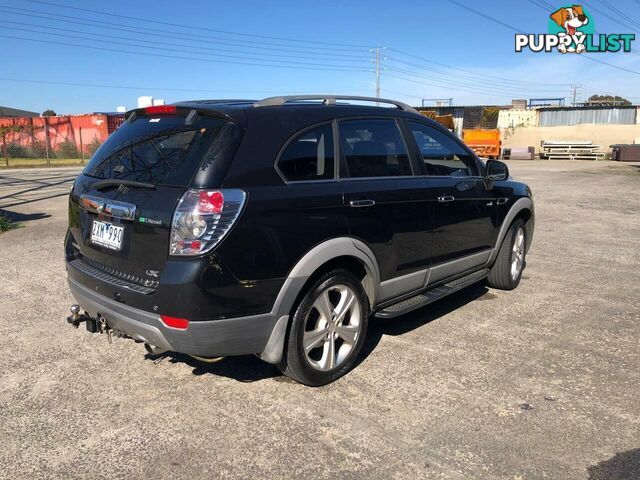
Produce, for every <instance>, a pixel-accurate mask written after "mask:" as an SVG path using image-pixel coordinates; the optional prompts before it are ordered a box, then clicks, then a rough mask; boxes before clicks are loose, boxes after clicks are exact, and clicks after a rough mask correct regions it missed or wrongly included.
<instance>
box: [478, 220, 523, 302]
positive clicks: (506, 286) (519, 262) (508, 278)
mask: <svg viewBox="0 0 640 480" xmlns="http://www.w3.org/2000/svg"><path fill="white" fill-rule="evenodd" d="M526 247H527V235H526V230H525V228H524V221H522V219H520V218H519V219H517V220H515V221H514V222H513V223H512V224H511V225H510V226H509V230H508V231H507V234H506V235H505V237H504V240H503V241H502V246H501V247H500V250H499V251H498V256H497V257H496V262H495V263H494V264H493V267H492V268H491V271H490V272H489V277H488V278H487V283H488V284H489V286H490V287H493V288H498V289H500V290H513V289H514V288H516V287H517V286H518V285H519V284H520V279H521V278H522V271H523V270H524V267H525V265H526V262H525V254H526V251H527V248H526Z"/></svg>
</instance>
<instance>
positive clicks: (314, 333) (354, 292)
mask: <svg viewBox="0 0 640 480" xmlns="http://www.w3.org/2000/svg"><path fill="white" fill-rule="evenodd" d="M369 313H370V308H369V299H368V297H367V294H366V293H365V291H364V289H363V288H362V284H361V283H360V281H359V280H358V279H357V278H356V277H355V275H353V274H352V273H351V272H350V271H348V270H345V269H335V270H331V271H330V272H327V273H325V274H323V275H321V276H320V277H319V278H318V279H317V280H316V281H314V282H313V283H312V284H311V285H309V286H308V288H307V289H306V290H305V291H304V293H303V294H302V297H301V299H300V301H299V302H298V303H297V305H296V306H295V307H294V311H293V312H292V316H291V321H290V323H289V327H288V330H287V336H286V338H285V351H284V352H283V355H282V360H281V361H280V363H279V364H278V368H280V370H281V371H282V372H283V373H284V374H285V375H287V376H288V377H290V378H292V379H293V380H295V381H297V382H300V383H302V384H304V385H308V386H313V387H317V386H321V385H326V384H328V383H331V382H333V381H335V380H337V379H338V378H340V377H342V376H343V375H345V374H346V373H347V372H349V371H350V370H351V369H352V368H353V367H354V365H355V363H356V360H357V358H358V355H359V354H360V352H361V350H362V346H363V344H364V340H365V335H366V332H367V325H368V319H369Z"/></svg>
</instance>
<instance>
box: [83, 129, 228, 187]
mask: <svg viewBox="0 0 640 480" xmlns="http://www.w3.org/2000/svg"><path fill="white" fill-rule="evenodd" d="M226 124H227V122H226V121H225V120H221V119H215V118H200V119H199V120H198V121H197V122H196V123H195V124H194V125H185V119H184V117H156V118H146V117H142V118H138V119H137V120H135V121H134V122H133V123H129V122H125V123H124V124H122V125H121V126H120V128H118V130H116V131H115V132H114V133H113V134H112V135H111V136H110V137H109V138H108V139H107V141H106V142H104V143H103V144H102V146H101V147H100V148H99V149H98V150H97V151H96V153H95V154H94V155H93V157H91V160H90V161H89V163H88V164H87V166H86V168H85V169H84V174H85V175H89V176H91V177H96V178H109V179H119V180H133V181H137V182H145V183H152V184H154V185H171V186H178V187H186V186H188V185H189V184H190V183H191V179H192V178H193V176H194V174H195V172H196V171H197V169H198V167H199V166H200V162H201V161H202V158H203V157H204V155H205V153H206V152H207V150H208V148H209V147H210V146H211V144H212V142H213V141H214V140H215V138H216V137H217V136H218V135H219V134H220V131H221V130H222V128H223V127H224V126H225V125H226Z"/></svg>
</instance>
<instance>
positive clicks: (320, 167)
mask: <svg viewBox="0 0 640 480" xmlns="http://www.w3.org/2000/svg"><path fill="white" fill-rule="evenodd" d="M333 166H334V153H333V130H332V128H331V125H330V124H326V125H322V126H320V127H317V128H313V129H311V130H307V131H306V132H304V133H302V134H300V136H298V137H297V138H295V139H294V140H293V141H292V142H291V143H290V144H289V145H288V146H287V148H286V149H285V151H284V152H282V156H281V157H280V160H279V161H278V168H279V169H280V172H282V175H284V177H285V178H286V179H287V180H288V181H290V182H293V181H302V180H327V179H332V178H333V177H334V174H333V172H334V170H333Z"/></svg>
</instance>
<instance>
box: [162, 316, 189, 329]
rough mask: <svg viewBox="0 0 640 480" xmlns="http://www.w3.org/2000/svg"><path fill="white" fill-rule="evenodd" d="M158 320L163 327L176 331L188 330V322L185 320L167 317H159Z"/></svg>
mask: <svg viewBox="0 0 640 480" xmlns="http://www.w3.org/2000/svg"><path fill="white" fill-rule="evenodd" d="M160 320H162V323H164V324H165V326H167V327H170V328H175V329H178V330H186V329H187V328H189V320H187V319H186V318H178V317H170V316H168V315H160Z"/></svg>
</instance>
